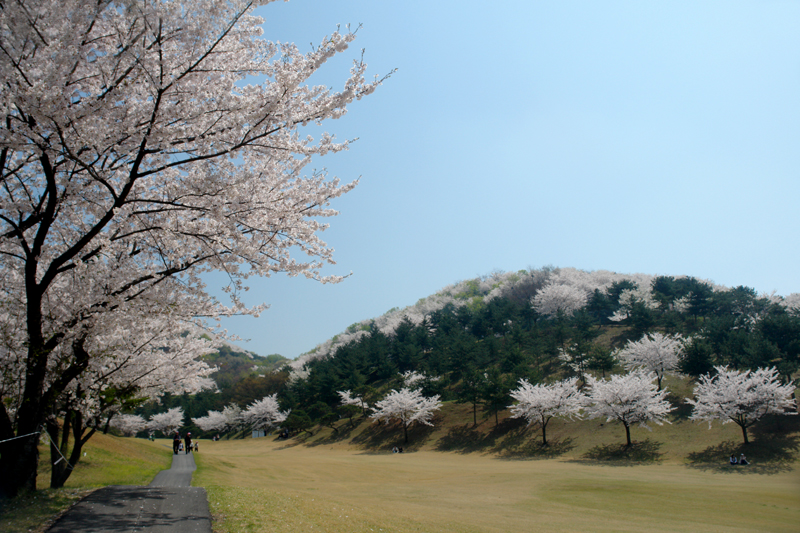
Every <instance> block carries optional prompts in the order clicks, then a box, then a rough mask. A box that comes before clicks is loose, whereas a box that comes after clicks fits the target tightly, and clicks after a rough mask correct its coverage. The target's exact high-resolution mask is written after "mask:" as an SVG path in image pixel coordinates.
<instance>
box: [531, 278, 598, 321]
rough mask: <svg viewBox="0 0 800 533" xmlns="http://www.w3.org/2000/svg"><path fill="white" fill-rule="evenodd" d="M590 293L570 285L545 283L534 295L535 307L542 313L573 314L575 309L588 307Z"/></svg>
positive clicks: (549, 314)
mask: <svg viewBox="0 0 800 533" xmlns="http://www.w3.org/2000/svg"><path fill="white" fill-rule="evenodd" d="M587 302H588V295H587V294H586V291H585V290H583V289H580V288H578V287H572V286H569V285H556V284H553V283H550V284H548V285H545V286H544V287H543V288H542V290H540V291H539V292H538V293H537V294H536V296H534V297H533V300H532V302H531V303H532V304H533V308H534V309H536V312H537V313H539V314H540V315H544V316H548V317H554V316H556V315H557V314H558V313H559V312H561V313H563V314H564V315H566V316H572V315H573V314H574V313H575V311H578V310H580V309H583V308H584V307H586V304H587Z"/></svg>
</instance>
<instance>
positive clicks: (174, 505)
mask: <svg viewBox="0 0 800 533" xmlns="http://www.w3.org/2000/svg"><path fill="white" fill-rule="evenodd" d="M196 468H197V467H196V466H195V464H194V455H193V454H185V455H184V454H178V455H173V456H172V468H170V469H169V470H162V471H161V472H159V473H158V474H157V475H156V477H155V479H153V482H152V483H150V485H148V486H146V487H136V486H125V485H111V486H109V487H105V488H102V489H99V490H96V491H94V492H93V493H92V494H90V495H89V496H87V497H86V498H84V499H83V500H81V501H80V502H79V503H78V504H76V505H75V506H74V507H73V508H72V509H70V510H69V512H67V513H66V514H65V515H64V516H62V517H61V518H59V519H58V521H56V523H55V524H53V526H52V527H51V528H50V529H48V530H47V533H75V532H76V531H81V532H83V533H106V532H108V533H127V532H134V531H135V532H137V533H139V532H143V533H211V514H210V513H209V512H208V498H207V497H206V490H205V489H203V488H200V487H191V486H190V485H191V483H192V472H194V471H195V469H196Z"/></svg>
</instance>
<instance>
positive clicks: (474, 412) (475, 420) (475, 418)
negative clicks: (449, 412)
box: [472, 402, 478, 427]
mask: <svg viewBox="0 0 800 533" xmlns="http://www.w3.org/2000/svg"><path fill="white" fill-rule="evenodd" d="M472 425H473V427H474V426H477V425H478V404H477V403H475V402H472Z"/></svg>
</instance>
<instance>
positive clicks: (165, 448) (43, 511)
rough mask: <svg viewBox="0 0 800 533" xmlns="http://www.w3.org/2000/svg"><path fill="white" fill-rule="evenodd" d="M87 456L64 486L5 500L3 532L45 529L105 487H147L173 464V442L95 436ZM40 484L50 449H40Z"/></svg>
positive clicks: (0, 512)
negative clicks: (70, 508)
mask: <svg viewBox="0 0 800 533" xmlns="http://www.w3.org/2000/svg"><path fill="white" fill-rule="evenodd" d="M84 452H85V453H86V455H85V456H84V457H82V458H81V461H80V462H79V463H78V465H77V466H76V468H75V471H74V472H73V473H72V475H71V476H70V478H69V479H68V480H67V483H66V485H65V486H64V488H62V489H55V490H54V489H49V488H46V489H40V490H37V491H36V492H34V493H25V494H20V495H19V496H18V497H17V498H14V499H13V500H9V501H0V524H2V527H0V530H2V531H3V532H4V533H17V532H20V533H22V532H26V533H27V532H29V531H30V532H43V531H45V530H46V529H47V528H48V527H49V526H50V525H51V524H52V523H53V521H54V520H55V519H56V518H57V517H58V516H59V515H60V514H61V513H63V512H64V511H65V510H66V509H68V508H69V507H70V506H71V505H72V504H73V503H75V502H76V501H77V500H79V499H80V498H82V497H84V496H86V495H87V494H89V493H91V492H92V490H94V489H96V488H99V487H105V486H106V485H147V484H148V483H150V481H152V480H153V477H154V476H155V475H156V474H157V473H158V472H159V471H161V470H164V469H165V468H169V467H170V464H171V463H172V445H171V442H167V441H166V440H162V441H156V442H150V441H147V440H144V439H125V438H118V437H113V436H110V435H102V434H99V435H94V436H93V437H92V438H91V439H90V440H89V442H88V443H87V444H86V446H85V447H84ZM39 454H40V461H39V476H38V479H37V485H38V486H39V487H48V486H49V483H50V467H49V464H50V462H49V459H50V450H49V447H48V446H40V447H39Z"/></svg>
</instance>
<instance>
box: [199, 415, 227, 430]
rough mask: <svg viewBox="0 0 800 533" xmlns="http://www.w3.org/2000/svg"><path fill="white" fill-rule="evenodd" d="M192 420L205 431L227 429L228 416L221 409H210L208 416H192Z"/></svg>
mask: <svg viewBox="0 0 800 533" xmlns="http://www.w3.org/2000/svg"><path fill="white" fill-rule="evenodd" d="M192 422H194V424H195V425H196V426H197V427H199V428H200V429H202V430H203V431H225V428H226V427H228V418H227V417H226V416H225V415H224V414H223V413H221V412H219V411H209V412H208V414H206V416H200V417H197V418H192Z"/></svg>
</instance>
